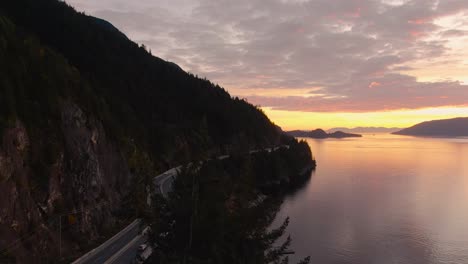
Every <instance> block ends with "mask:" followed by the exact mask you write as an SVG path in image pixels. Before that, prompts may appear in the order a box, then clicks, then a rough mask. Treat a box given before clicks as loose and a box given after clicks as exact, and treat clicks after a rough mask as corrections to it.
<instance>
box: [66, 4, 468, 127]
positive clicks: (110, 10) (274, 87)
mask: <svg viewBox="0 0 468 264" xmlns="http://www.w3.org/2000/svg"><path fill="white" fill-rule="evenodd" d="M67 3H69V4H71V5H72V6H74V7H75V8H76V9H77V10H78V11H84V12H85V13H86V14H89V15H93V16H97V17H100V18H103V19H106V20H108V21H109V22H111V23H112V24H114V26H116V27H117V28H119V29H120V30H121V31H122V32H124V33H125V34H126V35H127V36H128V37H129V38H130V39H132V40H133V41H135V42H137V43H140V44H145V45H146V46H147V47H148V48H149V49H151V51H152V54H154V55H155V56H158V57H160V58H163V59H165V60H169V61H172V62H175V63H177V64H178V65H179V66H181V67H182V68H183V69H184V70H186V71H188V72H191V73H193V74H197V75H198V76H201V77H206V78H208V79H210V80H211V81H213V82H214V83H217V84H219V85H220V86H222V87H224V88H225V89H226V90H227V91H228V92H229V93H230V94H231V95H233V96H238V97H241V98H245V99H247V100H248V101H249V102H251V103H252V104H254V105H257V106H259V107H261V108H262V109H263V110H264V112H265V113H266V114H267V115H268V116H269V118H270V119H271V120H272V121H273V122H275V123H276V124H278V125H280V126H281V127H283V129H313V128H318V127H321V128H324V129H326V128H331V127H337V126H347V127H355V126H386V127H395V126H396V127H406V126H410V125H413V124H415V123H419V122H422V121H426V120H432V119H443V118H451V117H458V116H468V44H466V43H468V1H467V0H236V1H233V0H138V1H128V0H100V1H95V0H68V1H67Z"/></svg>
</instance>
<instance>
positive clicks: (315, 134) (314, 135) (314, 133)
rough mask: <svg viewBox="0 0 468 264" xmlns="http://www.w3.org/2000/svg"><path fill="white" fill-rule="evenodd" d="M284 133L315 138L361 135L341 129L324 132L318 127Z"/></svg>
mask: <svg viewBox="0 0 468 264" xmlns="http://www.w3.org/2000/svg"><path fill="white" fill-rule="evenodd" d="M286 133H288V134H289V135H291V136H294V137H309V138H317V139H326V138H350V137H362V135H359V134H351V133H345V132H342V131H335V132H333V133H327V132H325V130H323V129H320V128H318V129H315V130H311V131H304V130H293V131H287V132H286Z"/></svg>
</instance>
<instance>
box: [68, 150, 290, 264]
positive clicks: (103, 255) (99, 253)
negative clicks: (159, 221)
mask: <svg viewBox="0 0 468 264" xmlns="http://www.w3.org/2000/svg"><path fill="white" fill-rule="evenodd" d="M283 147H284V148H288V149H289V146H287V145H283V146H277V147H274V148H266V149H263V150H266V151H268V152H272V151H276V150H278V149H280V148H283ZM259 151H262V150H251V151H249V154H252V153H257V152H259ZM229 157H230V156H229V155H223V156H219V157H218V158H217V159H219V160H224V159H227V158H229ZM189 165H191V163H190V164H189ZM181 168H182V166H177V167H175V168H172V169H169V170H167V171H165V172H164V173H161V174H159V175H157V176H155V177H154V178H153V184H154V187H155V190H156V192H157V193H159V194H161V195H162V196H163V197H165V198H167V195H168V193H169V192H170V190H171V188H172V183H173V181H174V179H175V177H177V173H178V172H179V170H180V169H181ZM141 223H142V221H141V219H136V220H135V221H134V222H132V223H131V224H130V225H128V226H127V227H125V228H124V229H123V230H122V231H120V232H119V233H117V234H116V235H114V236H113V237H112V238H110V239H109V240H107V241H106V242H104V243H103V244H101V245H100V246H99V247H97V248H95V249H93V250H91V251H89V252H88V253H86V254H85V255H83V256H82V257H80V258H79V259H77V260H75V261H74V262H73V263H72V264H100V263H104V264H128V263H132V261H133V260H134V259H135V257H136V255H137V252H138V246H139V245H141V244H143V243H145V242H146V241H147V237H146V235H141V234H140V230H142V226H141Z"/></svg>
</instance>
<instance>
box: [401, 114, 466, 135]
mask: <svg viewBox="0 0 468 264" xmlns="http://www.w3.org/2000/svg"><path fill="white" fill-rule="evenodd" d="M393 134H395V135H408V136H423V137H466V136H468V117H459V118H453V119H442V120H433V121H427V122H423V123H419V124H417V125H414V126H412V127H409V128H405V129H403V130H400V131H397V132H394V133H393Z"/></svg>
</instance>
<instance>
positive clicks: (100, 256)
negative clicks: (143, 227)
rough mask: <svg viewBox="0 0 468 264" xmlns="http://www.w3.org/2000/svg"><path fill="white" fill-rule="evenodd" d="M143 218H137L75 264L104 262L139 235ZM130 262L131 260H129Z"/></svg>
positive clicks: (98, 263)
mask: <svg viewBox="0 0 468 264" xmlns="http://www.w3.org/2000/svg"><path fill="white" fill-rule="evenodd" d="M140 224H141V220H140V219H137V220H135V221H133V222H132V223H131V224H130V225H128V226H127V227H125V228H124V229H123V230H122V231H120V232H119V233H117V234H116V235H114V236H113V237H112V238H110V239H109V240H107V241H106V242H104V243H103V244H101V245H100V246H99V247H97V248H95V249H93V250H91V251H89V252H88V253H86V254H85V255H83V256H82V257H81V258H79V259H77V260H75V261H74V262H73V264H81V263H87V264H102V263H105V262H106V261H107V260H109V259H110V258H112V256H114V255H115V254H117V253H118V252H119V251H120V250H121V249H122V248H124V247H125V246H126V245H128V244H129V243H130V242H131V241H132V240H133V239H134V238H135V237H137V236H138V235H139V232H140ZM127 263H129V262H127Z"/></svg>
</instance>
